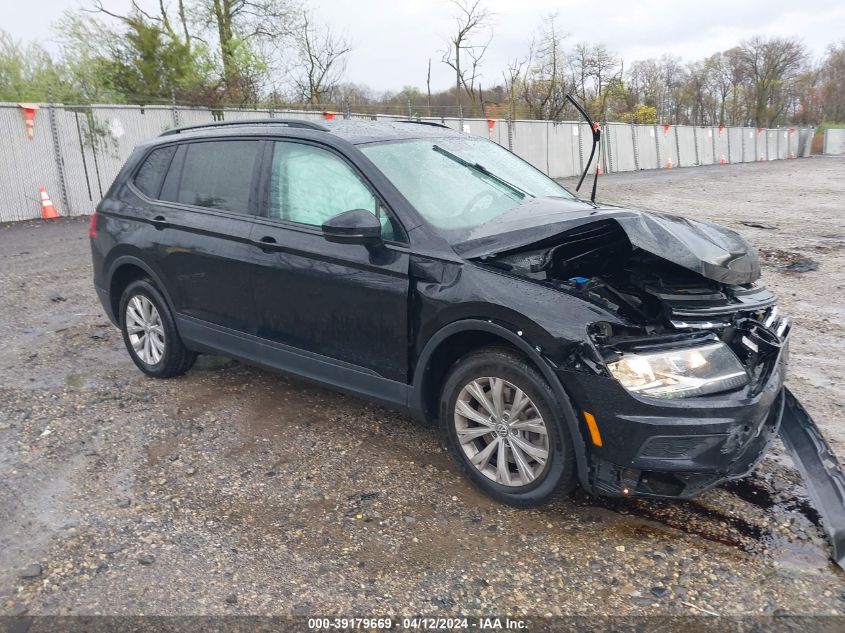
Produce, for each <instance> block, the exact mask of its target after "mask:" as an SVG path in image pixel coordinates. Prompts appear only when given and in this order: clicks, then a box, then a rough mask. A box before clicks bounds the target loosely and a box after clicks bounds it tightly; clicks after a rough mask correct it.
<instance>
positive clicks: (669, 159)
mask: <svg viewBox="0 0 845 633" xmlns="http://www.w3.org/2000/svg"><path fill="white" fill-rule="evenodd" d="M666 169H672V157H671V156H670V157H669V158H667V159H666Z"/></svg>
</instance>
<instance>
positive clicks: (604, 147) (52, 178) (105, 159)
mask: <svg viewBox="0 0 845 633" xmlns="http://www.w3.org/2000/svg"><path fill="white" fill-rule="evenodd" d="M326 116H327V115H326V113H325V112H322V111H313V110H310V111H309V110H275V109H262V110H239V109H211V108H189V107H182V106H176V105H151V106H130V105H93V106H66V105H57V104H52V105H51V104H43V105H40V106H39V108H38V110H37V111H36V114H35V121H34V126H33V138H32V139H30V138H29V137H28V136H27V132H26V126H25V118H24V115H23V110H22V108H21V107H20V106H19V104H15V103H0V135H2V138H3V139H4V142H3V144H2V145H0V164H2V169H0V221H3V222H7V221H14V220H28V219H33V218H39V217H41V203H40V198H39V188H40V187H42V186H43V187H45V188H46V190H47V192H48V193H49V195H50V196H51V199H52V201H53V203H54V205H55V206H56V207H57V208H58V210H59V213H60V214H61V215H87V214H90V213H91V212H92V211H93V210H94V208H95V207H96V205H97V203H98V202H99V200H100V199H101V198H102V197H103V194H104V193H105V191H106V190H107V189H108V187H109V186H110V185H111V183H112V181H113V180H114V178H115V176H116V175H117V173H118V171H119V170H120V168H121V166H122V165H123V163H124V161H125V160H126V159H127V157H128V156H129V154H130V153H131V151H132V149H133V148H134V147H135V145H136V144H138V143H141V142H143V141H146V140H148V139H150V138H153V137H155V136H158V135H159V134H161V133H162V132H164V131H165V130H168V129H171V128H173V127H178V126H181V125H196V124H205V123H212V122H214V121H220V120H225V121H237V120H247V119H256V118H299V119H309V120H322V119H324V118H326ZM333 116H336V117H338V118H351V119H355V118H361V119H368V120H372V119H376V120H379V119H381V120H384V119H387V120H389V119H406V120H407V119H408V118H409V117H408V116H402V115H397V114H372V113H354V112H351V111H349V110H347V111H345V112H338V113H334V114H333ZM415 120H420V121H426V122H436V123H442V124H444V125H446V126H448V127H450V128H452V129H454V130H457V131H460V132H464V133H468V134H473V135H476V136H480V137H483V138H488V139H490V140H492V141H495V142H496V143H499V144H500V145H502V146H503V147H507V148H508V149H510V150H511V151H513V152H514V153H516V154H517V155H519V156H521V157H522V158H523V159H525V160H527V161H528V162H530V163H531V164H532V165H534V166H535V167H537V168H538V169H540V170H542V171H543V172H544V173H546V174H548V175H549V176H551V177H553V178H564V177H569V176H576V175H578V174H580V173H581V172H582V171H583V169H584V167H585V165H586V161H587V159H588V158H589V154H590V148H591V145H592V136H591V133H590V126H589V125H587V124H586V123H578V122H555V121H532V120H516V121H511V120H508V119H478V118H461V117H431V118H428V117H415ZM602 129H603V134H602V144H601V152H600V158H599V160H600V163H599V165H600V168H601V169H602V171H603V172H604V173H613V172H621V171H638V170H642V169H661V168H672V167H693V166H700V165H718V164H728V163H743V162H745V163H748V162H755V161H759V160H781V159H789V158H799V157H804V156H809V155H810V144H811V139H812V137H813V129H812V128H778V129H762V128H742V127H724V126H718V127H693V126H683V125H678V126H674V125H632V124H627V123H605V124H604V125H603V128H602Z"/></svg>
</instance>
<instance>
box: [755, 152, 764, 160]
mask: <svg viewBox="0 0 845 633" xmlns="http://www.w3.org/2000/svg"><path fill="white" fill-rule="evenodd" d="M757 160H766V158H765V157H764V156H763V152H760V158H758V159H757Z"/></svg>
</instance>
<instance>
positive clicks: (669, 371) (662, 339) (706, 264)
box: [467, 209, 845, 564]
mask: <svg viewBox="0 0 845 633" xmlns="http://www.w3.org/2000/svg"><path fill="white" fill-rule="evenodd" d="M542 231H543V234H542V235H539V236H537V235H535V237H537V238H538V239H536V240H535V241H533V242H532V241H530V239H529V236H530V231H529V232H523V233H520V232H516V233H513V234H511V235H512V238H511V240H510V242H508V241H507V240H506V241H505V243H504V245H503V244H502V243H500V244H499V248H496V249H491V248H490V247H489V244H488V245H486V248H487V252H486V253H483V254H479V253H478V252H477V251H476V253H474V254H475V261H476V262H477V263H479V264H480V265H482V266H490V267H493V268H495V269H498V270H499V271H501V272H505V273H506V274H511V275H515V276H518V277H520V278H524V279H531V280H533V281H535V282H536V283H538V284H542V285H546V286H549V287H552V288H555V289H557V290H559V291H563V292H565V293H567V294H570V295H572V296H575V297H578V298H579V299H581V300H583V301H587V302H589V303H592V304H594V305H595V306H597V307H600V308H601V309H602V310H601V311H600V312H603V313H605V314H608V313H609V314H611V315H613V316H614V317H616V318H615V319H613V320H610V319H608V320H597V321H595V322H593V323H590V324H587V326H586V333H585V337H584V341H583V342H582V343H581V344H580V345H576V346H573V348H572V350H571V351H570V352H569V355H568V357H567V358H565V359H559V361H560V362H556V363H555V364H556V365H557V367H556V370H557V372H558V375H559V377H560V380H561V382H562V384H563V385H565V387H566V389H567V391H568V392H569V394H570V395H571V398H572V400H573V402H574V404H575V408H576V410H579V411H581V412H582V415H583V416H584V420H583V421H582V422H584V423H585V424H584V428H585V432H584V435H585V441H586V443H587V445H588V446H589V456H588V460H589V474H588V482H587V483H588V487H589V488H590V489H591V491H592V492H594V493H597V494H602V495H610V496H627V495H644V496H668V497H689V496H692V495H695V494H698V493H700V492H702V491H704V490H706V489H708V488H710V487H713V486H715V485H717V484H719V483H721V482H723V481H725V480H727V479H734V478H738V477H743V476H745V475H746V474H748V473H749V472H750V471H751V470H753V469H754V467H755V466H756V465H757V463H758V462H759V461H760V459H761V458H762V457H763V455H764V454H765V452H766V450H767V448H768V446H769V443H770V442H771V441H772V439H773V438H774V437H775V435H777V434H778V432H779V430H780V429H781V423H782V421H784V422H783V423H784V428H783V431H781V434H782V436H783V439H784V444H785V446H786V447H787V449H788V450H789V452H790V453H791V455H792V457H793V459H794V460H795V462H796V464H797V465H798V467H799V469H800V470H801V472H802V475H803V476H804V478H805V480H806V481H807V484H808V488H809V489H810V492H811V496H812V497H813V500H814V504H815V505H816V508H817V509H818V510H819V512H820V513H821V514H822V516H823V517H824V519H825V522H826V527H827V529H828V532H829V534H830V536H831V541H832V542H833V544H834V556H835V559H836V560H837V562H839V563H840V564H841V563H842V562H843V556H845V536H843V534H845V509H844V508H843V502H844V501H845V476H843V474H842V470H841V468H840V467H839V465H838V463H837V462H836V460H835V458H834V457H833V454H832V453H831V452H830V450H829V448H827V445H826V444H825V443H824V440H823V439H822V437H821V434H820V433H819V431H818V429H817V428H816V426H815V424H814V423H813V421H812V420H811V419H810V418H809V416H807V415H806V412H805V411H804V410H803V408H801V406H800V404H798V403H797V401H796V400H795V399H794V397H793V396H792V395H791V394H790V393H789V392H788V390H786V389H785V387H784V378H785V371H786V365H787V362H788V341H789V335H790V329H791V324H790V320H789V318H788V317H786V316H783V315H781V314H780V313H779V310H778V306H777V304H776V298H775V296H774V295H773V294H772V293H771V292H769V291H768V290H767V289H766V288H765V287H764V286H762V285H761V284H760V283H759V276H760V266H759V262H758V261H757V257H756V255H755V254H754V252H753V249H751V247H750V246H749V245H748V244H747V243H746V242H745V241H744V240H743V239H742V238H741V237H740V236H739V235H738V234H736V233H734V232H733V231H729V230H727V229H723V228H721V227H718V226H716V225H712V224H707V223H701V222H695V221H688V220H683V219H680V218H673V217H670V216H663V215H658V214H650V213H644V212H637V211H628V210H619V209H597V210H596V211H593V212H592V213H591V214H590V217H579V218H577V219H575V220H574V221H573V226H571V227H570V228H567V227H566V226H565V225H561V224H560V223H559V224H557V232H556V233H552V231H550V229H549V227H548V225H547V226H545V227H542ZM484 246H485V245H484V240H483V239H482V240H480V241H478V242H476V244H475V245H472V244H471V245H470V246H469V247H468V248H467V250H468V251H471V250H472V249H473V248H476V249H478V248H482V247H484ZM561 318H564V319H565V318H566V316H565V314H562V315H561Z"/></svg>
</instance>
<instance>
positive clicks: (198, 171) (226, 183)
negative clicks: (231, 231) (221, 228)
mask: <svg viewBox="0 0 845 633" xmlns="http://www.w3.org/2000/svg"><path fill="white" fill-rule="evenodd" d="M260 147H261V144H260V143H259V142H258V141H208V142H203V143H191V144H189V145H188V146H187V147H186V154H185V161H184V164H183V166H182V178H181V179H180V181H179V190H178V193H177V195H176V202H181V203H183V204H191V205H194V206H198V207H209V208H211V209H222V210H225V211H234V212H235V213H249V192H250V189H251V187H252V177H253V173H254V169H255V161H256V160H258V156H259V149H260Z"/></svg>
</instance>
